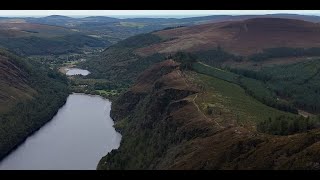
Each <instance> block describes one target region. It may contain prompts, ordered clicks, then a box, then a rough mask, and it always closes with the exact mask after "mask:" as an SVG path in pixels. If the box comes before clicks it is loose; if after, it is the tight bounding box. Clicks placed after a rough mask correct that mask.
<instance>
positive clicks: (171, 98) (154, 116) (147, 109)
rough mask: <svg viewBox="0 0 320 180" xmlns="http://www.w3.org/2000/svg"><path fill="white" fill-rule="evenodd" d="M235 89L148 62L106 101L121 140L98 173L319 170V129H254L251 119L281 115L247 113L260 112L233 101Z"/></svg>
mask: <svg viewBox="0 0 320 180" xmlns="http://www.w3.org/2000/svg"><path fill="white" fill-rule="evenodd" d="M231 86H234V87H233V88H231ZM228 89H229V90H230V89H232V90H233V92H232V93H231V91H230V93H226V90H228ZM229 90H228V91H229ZM242 91H243V90H241V88H240V87H236V85H232V83H230V82H226V81H223V80H218V79H216V78H213V77H210V76H206V75H199V74H197V73H194V72H191V71H185V70H181V69H180V66H179V63H177V62H175V61H173V60H166V61H164V62H161V63H159V64H156V65H154V66H153V67H151V68H150V69H148V70H146V71H145V72H144V73H142V74H141V75H140V76H139V78H138V79H137V81H136V83H135V84H134V85H133V86H132V87H131V88H130V89H129V90H128V91H127V92H126V93H124V94H123V95H122V96H120V97H119V98H118V99H117V100H116V101H115V102H114V103H113V108H112V117H113V118H114V120H115V121H116V125H115V127H116V128H117V129H118V130H119V131H120V132H121V134H122V135H123V140H122V142H121V145H120V148H119V149H118V150H113V151H112V152H111V153H109V154H108V155H107V156H105V157H104V158H102V159H101V161H100V163H99V166H98V169H319V168H320V166H319V163H318V161H319V148H320V147H319V140H320V132H319V130H312V131H309V132H307V133H301V134H295V135H290V136H273V135H267V134H263V133H259V132H257V131H256V129H255V128H252V126H253V127H254V126H255V124H256V122H255V121H256V120H254V119H255V118H253V117H255V116H256V118H257V120H258V121H259V119H260V120H262V119H264V118H267V117H268V116H269V115H276V114H278V113H280V114H281V113H282V112H277V110H275V109H272V108H270V109H269V111H270V112H268V113H266V114H264V115H263V114H261V113H257V114H255V110H252V109H251V108H246V106H248V105H249V106H250V104H252V103H255V104H256V105H253V106H255V107H257V106H261V107H260V108H257V109H256V110H258V111H259V109H260V110H266V109H268V108H267V107H266V106H264V105H263V104H261V103H259V102H256V101H255V100H254V99H253V98H248V97H245V95H243V96H244V97H241V98H240V97H239V96H242V95H241V94H242V93H243V92H242ZM246 101H247V103H246ZM250 102H251V103H250ZM239 103H241V104H239ZM238 105H239V106H238ZM208 108H211V110H210V109H208ZM238 113H239V114H238ZM241 114H242V115H241ZM259 114H260V115H259ZM245 122H247V123H245Z"/></svg>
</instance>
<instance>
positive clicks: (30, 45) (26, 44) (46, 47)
mask: <svg viewBox="0 0 320 180" xmlns="http://www.w3.org/2000/svg"><path fill="white" fill-rule="evenodd" d="M110 44H111V43H110V42H109V41H107V40H103V39H101V38H96V37H92V36H89V35H87V34H84V33H80V32H77V31H75V30H72V29H69V28H65V27H60V26H53V25H45V24H35V23H26V22H22V23H20V22H10V23H7V22H6V23H0V46H1V47H3V48H7V49H9V50H10V51H13V52H14V53H16V54H19V55H27V56H29V55H52V54H54V55H57V54H66V53H70V52H73V53H80V52H81V49H82V48H85V47H93V48H95V47H100V48H101V47H107V46H108V45H110Z"/></svg>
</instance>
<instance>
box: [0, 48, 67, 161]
mask: <svg viewBox="0 0 320 180" xmlns="http://www.w3.org/2000/svg"><path fill="white" fill-rule="evenodd" d="M5 55H6V56H7V57H8V58H9V59H10V61H12V62H14V63H15V64H16V65H17V66H19V68H20V70H21V71H24V72H25V73H27V74H28V76H27V84H28V86H30V87H31V88H32V89H33V90H34V91H35V92H36V93H35V94H33V95H32V98H31V99H28V100H20V99H17V101H16V104H15V105H14V106H13V107H12V108H10V110H9V111H6V112H3V113H1V114H0V124H1V125H0V158H3V157H4V156H5V155H6V154H7V153H9V152H10V151H11V150H12V149H13V148H15V147H16V146H17V145H19V144H20V143H22V142H23V141H24V139H25V138H27V137H28V136H29V135H30V134H32V133H33V132H34V131H36V130H37V129H39V128H40V127H41V126H42V125H44V124H45V123H46V122H48V121H49V120H51V118H52V117H53V116H54V115H55V114H56V112H57V111H58V109H59V107H61V106H62V105H63V104H64V103H65V100H66V98H67V96H68V94H69V91H68V81H67V78H66V77H65V76H64V75H61V74H60V73H58V72H57V71H53V70H50V69H49V68H47V67H44V66H43V65H41V64H38V63H35V62H29V61H28V62H27V61H26V60H25V59H21V58H19V57H17V56H14V55H11V54H10V53H7V52H5ZM6 68H11V67H6Z"/></svg>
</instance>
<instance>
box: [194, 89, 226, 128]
mask: <svg viewBox="0 0 320 180" xmlns="http://www.w3.org/2000/svg"><path fill="white" fill-rule="evenodd" d="M197 97H198V94H196V96H195V97H194V98H193V99H192V102H193V104H194V105H195V106H196V107H197V110H198V111H199V113H201V114H202V115H203V116H204V117H205V118H206V120H207V121H212V120H213V121H214V122H215V123H216V125H218V126H219V127H220V128H223V126H221V125H220V124H219V123H218V122H217V121H216V120H214V119H210V118H208V117H207V116H206V115H205V114H204V113H203V112H202V111H201V110H200V108H199V106H198V104H197V103H196V101H195V100H196V98H197Z"/></svg>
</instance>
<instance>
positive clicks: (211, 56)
mask: <svg viewBox="0 0 320 180" xmlns="http://www.w3.org/2000/svg"><path fill="white" fill-rule="evenodd" d="M194 54H195V55H196V56H197V57H198V59H199V61H201V62H204V63H206V64H208V65H211V66H217V65H219V64H221V62H224V61H227V60H233V61H236V62H241V61H242V60H243V57H242V56H238V55H234V54H231V53H229V52H227V51H225V50H224V49H223V48H222V47H220V46H218V47H217V48H215V49H212V50H205V51H197V52H195V53H194Z"/></svg>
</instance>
